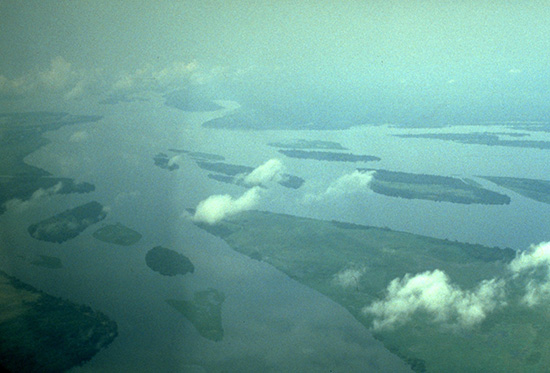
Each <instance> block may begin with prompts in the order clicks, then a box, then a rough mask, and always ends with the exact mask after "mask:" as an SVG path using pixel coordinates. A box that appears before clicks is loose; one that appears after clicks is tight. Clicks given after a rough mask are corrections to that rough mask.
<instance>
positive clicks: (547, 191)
mask: <svg viewBox="0 0 550 373" xmlns="http://www.w3.org/2000/svg"><path fill="white" fill-rule="evenodd" d="M483 178H484V179H486V180H489V181H491V182H493V183H495V184H497V185H499V186H501V187H504V188H507V189H510V190H513V191H514V192H516V193H518V194H521V195H522V196H524V197H527V198H531V199H534V200H535V201H539V202H543V203H548V204H550V181H548V180H537V179H524V178H519V177H500V176H483Z"/></svg>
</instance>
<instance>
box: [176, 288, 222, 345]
mask: <svg viewBox="0 0 550 373" xmlns="http://www.w3.org/2000/svg"><path fill="white" fill-rule="evenodd" d="M224 300H225V295H224V294H223V293H222V292H220V291H218V290H216V289H212V288H209V289H207V290H204V291H198V292H196V293H195V294H194V295H193V300H192V301H185V300H176V299H167V300H166V303H168V304H169V305H170V306H172V307H174V308H175V309H176V311H178V312H179V313H181V314H182V315H183V316H185V317H186V318H187V319H188V320H189V321H190V322H191V323H192V324H193V326H194V327H195V328H196V329H197V331H198V332H199V334H200V335H201V336H203V337H204V338H206V339H209V340H211V341H216V342H217V341H221V340H222V339H223V327H222V304H223V302H224Z"/></svg>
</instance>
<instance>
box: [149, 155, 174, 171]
mask: <svg viewBox="0 0 550 373" xmlns="http://www.w3.org/2000/svg"><path fill="white" fill-rule="evenodd" d="M153 161H154V162H155V166H157V167H160V168H163V169H165V170H168V171H174V170H177V169H178V168H180V166H179V165H178V164H177V163H170V158H168V155H167V154H164V153H158V154H157V155H155V156H154V157H153Z"/></svg>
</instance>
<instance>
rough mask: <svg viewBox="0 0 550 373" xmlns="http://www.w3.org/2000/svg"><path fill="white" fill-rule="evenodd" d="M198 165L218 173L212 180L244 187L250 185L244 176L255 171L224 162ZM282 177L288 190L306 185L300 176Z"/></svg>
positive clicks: (213, 175)
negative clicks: (245, 181)
mask: <svg viewBox="0 0 550 373" xmlns="http://www.w3.org/2000/svg"><path fill="white" fill-rule="evenodd" d="M196 163H197V166H199V167H200V168H202V169H203V170H207V171H213V172H216V174H209V175H208V177H210V178H211V179H214V180H216V181H220V182H224V183H230V184H235V185H240V186H244V187H248V185H246V183H244V180H243V178H242V176H243V175H246V174H249V173H250V172H252V171H253V170H254V167H249V166H242V165H236V164H230V163H223V162H207V161H196ZM281 176H282V179H281V180H279V181H278V183H279V184H280V185H282V186H284V187H286V188H291V189H298V188H300V187H301V186H302V184H303V183H304V179H302V178H300V177H298V176H294V175H289V174H286V173H285V174H282V175H281Z"/></svg>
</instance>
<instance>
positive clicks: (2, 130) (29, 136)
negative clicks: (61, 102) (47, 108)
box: [0, 112, 101, 214]
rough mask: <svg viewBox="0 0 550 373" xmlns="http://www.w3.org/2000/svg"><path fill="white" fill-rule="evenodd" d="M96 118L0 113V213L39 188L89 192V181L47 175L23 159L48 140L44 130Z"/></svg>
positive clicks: (92, 188)
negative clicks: (13, 202) (79, 181)
mask: <svg viewBox="0 0 550 373" xmlns="http://www.w3.org/2000/svg"><path fill="white" fill-rule="evenodd" d="M100 119H101V117H100V116H91V115H70V114H67V113H55V112H27V113H0V159H2V162H0V214H2V213H4V212H5V210H6V207H5V203H6V202H7V201H9V200H10V199H14V198H17V199H20V200H23V201H26V200H29V199H30V198H31V197H32V195H33V193H34V192H36V191H38V190H40V189H45V190H49V191H50V192H51V193H88V192H91V191H93V190H94V186H93V185H92V184H89V183H75V182H74V181H73V180H71V179H67V178H55V177H51V175H50V174H49V173H48V172H46V171H44V170H42V169H40V168H38V167H34V166H30V165H28V164H26V163H25V162H24V161H23V159H24V158H25V157H26V156H27V155H29V154H31V153H32V152H34V151H36V150H37V149H38V148H40V147H42V146H44V145H46V144H48V143H49V142H50V141H49V140H48V139H46V138H45V137H44V136H42V134H43V133H44V132H46V131H53V130H56V129H59V128H61V127H62V126H66V125H72V124H77V123H86V122H95V121H98V120H100ZM58 185H59V186H58Z"/></svg>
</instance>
